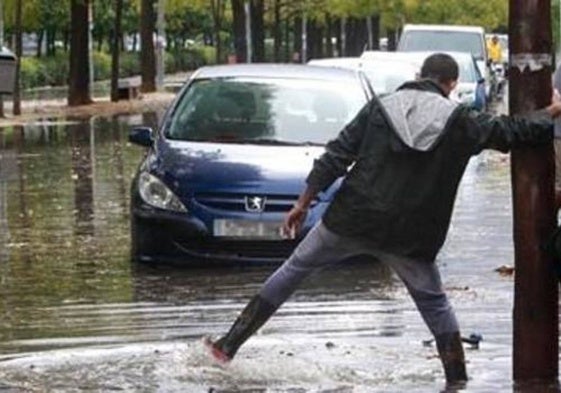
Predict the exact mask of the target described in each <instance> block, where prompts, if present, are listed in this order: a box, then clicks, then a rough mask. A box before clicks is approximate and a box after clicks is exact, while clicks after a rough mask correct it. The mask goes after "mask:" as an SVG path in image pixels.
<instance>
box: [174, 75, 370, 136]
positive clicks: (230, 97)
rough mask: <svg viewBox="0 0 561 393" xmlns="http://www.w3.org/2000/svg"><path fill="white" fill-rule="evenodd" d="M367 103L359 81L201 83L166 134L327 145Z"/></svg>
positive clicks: (177, 111)
mask: <svg viewBox="0 0 561 393" xmlns="http://www.w3.org/2000/svg"><path fill="white" fill-rule="evenodd" d="M366 100H367V97H366V94H365V92H364V90H363V89H362V87H361V85H360V84H359V82H358V81H357V82H356V84H354V85H353V84H352V83H349V81H348V80H347V81H345V82H337V81H331V80H321V81H320V80H303V79H298V80H296V79H281V78H279V79H242V78H224V79H207V80H200V81H196V82H194V83H193V84H192V85H191V86H190V87H189V88H188V89H187V90H186V91H185V92H184V94H183V95H182V97H181V98H180V99H179V102H178V103H177V105H176V107H175V110H174V111H173V113H172V114H171V119H170V121H169V125H168V127H167V129H166V131H165V134H166V136H167V137H168V138H171V139H180V140H190V141H219V142H251V141H257V140H271V141H279V142H290V143H306V142H310V143H325V142H327V141H328V140H329V139H331V138H333V137H334V136H335V135H336V134H337V133H338V132H339V131H340V130H341V129H342V128H343V127H344V125H345V124H346V123H348V122H349V121H350V120H352V118H353V117H354V116H355V115H356V113H357V112H358V111H359V110H360V108H362V106H364V104H365V103H366Z"/></svg>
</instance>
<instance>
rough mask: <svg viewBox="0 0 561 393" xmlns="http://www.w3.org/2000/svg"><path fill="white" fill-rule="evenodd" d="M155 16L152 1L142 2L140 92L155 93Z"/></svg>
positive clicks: (144, 0) (145, 0) (143, 0)
mask: <svg viewBox="0 0 561 393" xmlns="http://www.w3.org/2000/svg"><path fill="white" fill-rule="evenodd" d="M155 22H156V15H155V12H154V1H153V0H142V3H141V6H140V76H141V78H142V84H141V86H140V90H142V91H143V92H144V93H148V92H153V91H156V54H155V52H154V24H155Z"/></svg>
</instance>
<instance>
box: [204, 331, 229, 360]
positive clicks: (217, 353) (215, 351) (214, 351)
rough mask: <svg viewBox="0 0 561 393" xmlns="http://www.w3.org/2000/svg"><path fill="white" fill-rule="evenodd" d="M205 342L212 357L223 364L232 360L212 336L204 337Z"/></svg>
mask: <svg viewBox="0 0 561 393" xmlns="http://www.w3.org/2000/svg"><path fill="white" fill-rule="evenodd" d="M203 344H204V345H205V347H206V348H207V349H208V351H209V352H210V355H211V356H212V358H213V359H214V360H215V361H216V362H217V363H219V364H221V365H226V364H228V363H230V361H231V360H232V359H231V358H230V357H229V356H228V355H226V354H225V353H224V352H223V351H222V350H221V349H220V348H218V347H217V346H216V345H215V344H214V342H213V341H212V340H211V339H210V337H203Z"/></svg>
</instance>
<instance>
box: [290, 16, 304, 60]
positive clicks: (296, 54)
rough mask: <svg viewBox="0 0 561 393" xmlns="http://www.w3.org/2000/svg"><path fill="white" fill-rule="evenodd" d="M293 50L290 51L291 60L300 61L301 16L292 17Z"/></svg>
mask: <svg viewBox="0 0 561 393" xmlns="http://www.w3.org/2000/svg"><path fill="white" fill-rule="evenodd" d="M293 23H294V28H293V29H292V31H293V32H294V46H293V48H294V50H293V52H292V61H293V62H294V63H300V62H301V61H302V60H301V59H302V57H301V56H302V18H301V17H296V18H294V22H293Z"/></svg>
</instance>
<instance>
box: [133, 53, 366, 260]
mask: <svg viewBox="0 0 561 393" xmlns="http://www.w3.org/2000/svg"><path fill="white" fill-rule="evenodd" d="M372 94H373V93H372V89H371V87H370V85H369V84H368V81H367V79H366V78H365V77H364V76H363V75H362V74H361V73H360V72H356V71H351V70H343V69H331V68H326V67H314V66H309V65H289V64H284V65H280V64H254V65H251V64H245V65H224V66H212V67H203V68H201V69H199V70H197V71H196V72H195V73H194V74H193V75H192V76H191V77H190V79H189V80H188V81H187V83H186V84H185V86H184V87H183V88H182V89H181V91H180V92H179V93H178V95H177V97H176V99H175V100H174V103H173V104H172V105H171V106H170V108H169V110H168V111H167V113H166V114H165V117H164V119H163V122H162V125H161V126H160V128H159V129H158V130H156V131H155V130H152V129H150V128H147V127H137V128H135V129H133V130H131V133H130V135H129V140H130V141H131V142H134V143H136V144H139V145H141V146H146V147H148V152H147V155H146V156H145V158H144V159H143V161H142V162H141V164H140V166H139V169H138V171H137V173H136V175H135V177H134V179H133V182H132V186H131V240H132V247H131V251H132V258H133V260H135V261H140V262H149V263H150V262H155V263H157V262H181V263H186V264H200V263H203V264H208V263H259V264H260V263H267V262H269V263H278V262H280V261H282V260H283V259H284V258H286V256H288V255H289V254H290V252H291V251H292V250H293V248H294V247H295V246H296V244H297V242H298V241H299V239H300V238H301V237H302V236H304V235H305V233H306V232H307V231H308V230H309V229H310V228H311V227H312V226H313V225H314V223H316V222H317V221H318V220H319V219H320V218H321V216H322V214H323V213H324V211H325V209H326V207H327V205H328V204H329V202H330V201H331V199H332V197H333V194H334V192H335V190H336V188H337V187H338V182H336V184H334V185H333V186H332V187H331V188H329V189H328V190H326V191H325V192H323V193H320V194H319V195H318V197H317V199H316V200H315V201H314V203H313V204H312V206H311V209H310V211H309V214H308V217H307V219H306V222H305V225H304V227H303V230H302V231H301V233H300V234H298V236H297V237H296V239H286V238H283V236H282V235H281V233H280V227H281V224H282V221H283V218H284V216H285V214H286V213H287V212H288V211H289V210H290V208H291V207H292V206H293V204H294V203H295V202H296V200H297V198H298V195H299V193H300V192H301V191H302V190H303V188H304V186H305V179H306V176H307V174H308V172H309V170H310V169H311V167H312V164H313V161H314V159H315V158H316V157H318V156H319V155H320V154H321V153H322V152H323V146H324V145H325V143H326V142H327V141H329V140H330V139H332V138H334V137H335V136H336V135H337V134H338V132H339V131H340V130H341V129H342V128H343V127H344V126H345V124H346V123H348V122H349V121H350V120H352V119H353V117H354V116H355V115H356V114H357V113H358V111H359V110H360V109H361V108H362V107H363V106H364V105H365V104H366V102H367V101H368V100H369V99H370V98H371V96H372Z"/></svg>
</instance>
